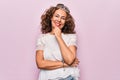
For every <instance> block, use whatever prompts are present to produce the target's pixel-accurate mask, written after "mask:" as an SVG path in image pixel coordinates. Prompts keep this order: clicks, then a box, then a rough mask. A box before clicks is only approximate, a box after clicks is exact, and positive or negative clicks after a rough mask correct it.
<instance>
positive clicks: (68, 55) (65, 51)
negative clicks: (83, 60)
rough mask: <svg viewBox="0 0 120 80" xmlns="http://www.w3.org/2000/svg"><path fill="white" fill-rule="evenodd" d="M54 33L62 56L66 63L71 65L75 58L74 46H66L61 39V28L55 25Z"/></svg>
mask: <svg viewBox="0 0 120 80" xmlns="http://www.w3.org/2000/svg"><path fill="white" fill-rule="evenodd" d="M54 34H55V36H56V39H57V41H58V44H59V46H60V50H61V53H62V57H63V59H64V61H65V63H66V64H68V65H71V64H72V63H73V62H74V60H75V58H76V47H75V46H74V45H71V46H69V47H68V46H67V45H66V44H65V42H64V40H63V39H62V36H61V30H60V29H59V28H58V27H55V29H54Z"/></svg>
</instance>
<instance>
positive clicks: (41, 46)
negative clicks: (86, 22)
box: [36, 4, 79, 80]
mask: <svg viewBox="0 0 120 80" xmlns="http://www.w3.org/2000/svg"><path fill="white" fill-rule="evenodd" d="M41 19H42V21H41V25H42V28H41V32H42V33H43V34H41V35H40V36H39V37H38V40H37V48H36V63H37V66H38V68H39V69H40V74H39V79H38V80H60V79H61V80H62V79H63V78H64V80H78V77H79V69H78V67H77V65H78V63H79V61H78V59H77V57H76V50H77V46H76V34H75V31H74V28H75V24H74V20H73V18H72V16H71V14H70V11H69V9H68V8H67V7H66V6H64V4H57V5H56V6H55V7H50V8H49V9H48V10H46V12H45V13H44V14H43V15H42V16H41ZM70 78H71V79H70Z"/></svg>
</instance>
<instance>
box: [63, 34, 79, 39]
mask: <svg viewBox="0 0 120 80" xmlns="http://www.w3.org/2000/svg"><path fill="white" fill-rule="evenodd" d="M64 35H65V36H66V37H68V38H76V37H77V34H64Z"/></svg>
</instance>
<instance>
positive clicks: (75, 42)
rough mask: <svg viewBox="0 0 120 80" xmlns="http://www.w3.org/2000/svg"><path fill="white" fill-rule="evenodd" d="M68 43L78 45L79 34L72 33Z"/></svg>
mask: <svg viewBox="0 0 120 80" xmlns="http://www.w3.org/2000/svg"><path fill="white" fill-rule="evenodd" d="M68 45H69V46H70V45H74V46H76V47H77V36H76V34H70V35H69V43H68Z"/></svg>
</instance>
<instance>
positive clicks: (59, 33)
mask: <svg viewBox="0 0 120 80" xmlns="http://www.w3.org/2000/svg"><path fill="white" fill-rule="evenodd" d="M54 34H55V36H56V38H58V37H61V29H59V28H58V27H55V28H54Z"/></svg>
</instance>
